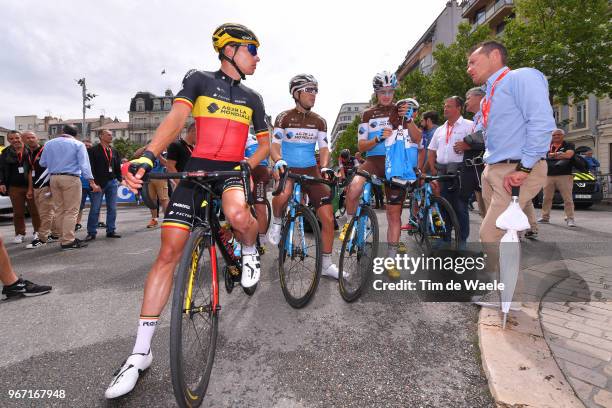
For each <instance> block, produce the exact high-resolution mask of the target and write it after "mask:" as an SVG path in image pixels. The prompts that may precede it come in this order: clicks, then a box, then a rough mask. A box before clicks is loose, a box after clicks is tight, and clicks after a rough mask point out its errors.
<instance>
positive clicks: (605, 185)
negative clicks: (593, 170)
mask: <svg viewBox="0 0 612 408" xmlns="http://www.w3.org/2000/svg"><path fill="white" fill-rule="evenodd" d="M595 178H596V179H597V181H598V182H599V184H600V185H601V190H602V193H603V198H604V199H610V198H612V194H611V192H612V174H611V173H599V174H596V175H595Z"/></svg>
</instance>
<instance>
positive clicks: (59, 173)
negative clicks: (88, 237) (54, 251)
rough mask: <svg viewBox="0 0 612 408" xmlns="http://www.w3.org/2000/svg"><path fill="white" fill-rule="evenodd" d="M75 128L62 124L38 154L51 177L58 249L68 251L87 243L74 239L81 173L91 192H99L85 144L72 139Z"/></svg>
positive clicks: (74, 135) (79, 199) (84, 245)
mask: <svg viewBox="0 0 612 408" xmlns="http://www.w3.org/2000/svg"><path fill="white" fill-rule="evenodd" d="M77 133H78V132H77V129H76V128H75V127H74V126H72V125H64V127H63V128H62V134H61V135H60V136H59V137H56V138H55V139H51V140H49V141H48V142H47V143H45V148H44V149H43V152H42V154H41V155H40V165H41V166H43V167H46V168H47V171H48V172H49V174H51V182H50V184H49V186H50V187H51V197H52V199H53V203H54V205H55V215H56V222H57V226H58V227H59V228H60V229H61V231H62V233H61V235H62V236H61V249H62V250H71V249H79V248H83V247H86V246H87V244H86V243H84V242H82V241H81V240H80V239H77V238H76V237H75V236H74V226H75V225H76V219H77V216H78V215H79V203H80V202H81V181H80V179H79V176H80V175H81V174H82V175H83V176H84V177H85V178H86V179H87V180H89V185H90V186H91V188H92V190H93V191H94V192H99V191H100V186H98V185H97V184H96V182H95V180H94V178H93V175H92V174H91V166H90V165H89V159H88V157H87V150H86V149H85V145H84V144H83V143H81V142H79V141H78V140H76V139H75V137H76V135H77Z"/></svg>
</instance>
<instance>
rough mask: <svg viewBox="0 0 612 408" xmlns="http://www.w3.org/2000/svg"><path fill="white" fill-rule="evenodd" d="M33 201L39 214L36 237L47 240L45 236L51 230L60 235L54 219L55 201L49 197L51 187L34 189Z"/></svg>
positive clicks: (43, 240)
mask: <svg viewBox="0 0 612 408" xmlns="http://www.w3.org/2000/svg"><path fill="white" fill-rule="evenodd" d="M34 201H36V207H38V215H39V216H40V228H39V229H38V239H40V240H41V241H42V242H47V237H48V236H49V234H50V233H51V232H53V235H57V236H59V235H60V230H59V228H58V227H57V223H56V222H54V221H55V203H54V202H53V198H52V197H51V189H50V188H49V187H48V186H47V187H41V188H35V189H34Z"/></svg>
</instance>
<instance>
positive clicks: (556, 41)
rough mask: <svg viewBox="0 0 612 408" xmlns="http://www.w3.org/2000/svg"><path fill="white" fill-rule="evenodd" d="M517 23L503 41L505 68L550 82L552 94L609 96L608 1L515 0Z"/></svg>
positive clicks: (611, 29)
mask: <svg viewBox="0 0 612 408" xmlns="http://www.w3.org/2000/svg"><path fill="white" fill-rule="evenodd" d="M515 5H516V8H515V13H516V18H515V19H513V20H511V21H509V22H508V23H507V25H506V28H505V30H504V35H503V40H504V44H505V45H506V47H507V48H508V54H509V66H511V67H512V68H519V67H533V68H536V69H538V70H540V71H542V72H543V73H544V74H545V75H546V76H547V77H548V86H549V89H550V93H551V95H553V96H554V97H555V98H557V99H558V102H562V103H566V102H567V99H568V98H569V97H574V98H576V99H584V98H585V97H586V96H587V95H588V94H591V93H593V94H596V95H597V96H600V97H601V96H603V95H610V93H611V92H610V91H611V90H612V75H610V67H611V66H612V22H611V20H610V12H609V4H608V1H607V0H588V1H585V0H515Z"/></svg>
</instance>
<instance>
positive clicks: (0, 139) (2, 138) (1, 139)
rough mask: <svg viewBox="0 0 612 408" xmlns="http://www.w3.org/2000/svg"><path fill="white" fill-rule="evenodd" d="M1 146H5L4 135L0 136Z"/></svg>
mask: <svg viewBox="0 0 612 408" xmlns="http://www.w3.org/2000/svg"><path fill="white" fill-rule="evenodd" d="M0 146H4V136H0Z"/></svg>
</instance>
